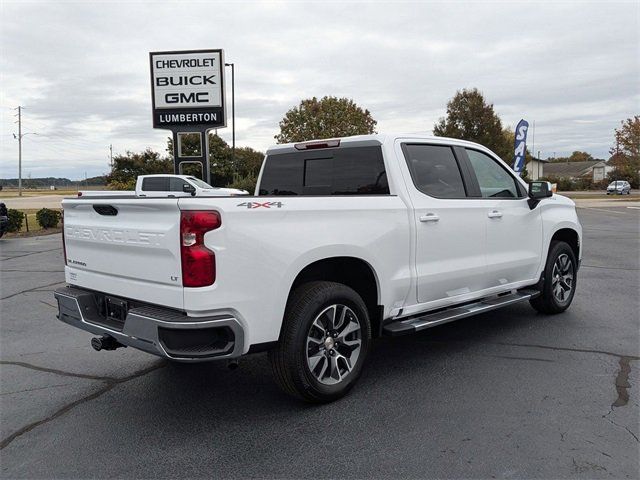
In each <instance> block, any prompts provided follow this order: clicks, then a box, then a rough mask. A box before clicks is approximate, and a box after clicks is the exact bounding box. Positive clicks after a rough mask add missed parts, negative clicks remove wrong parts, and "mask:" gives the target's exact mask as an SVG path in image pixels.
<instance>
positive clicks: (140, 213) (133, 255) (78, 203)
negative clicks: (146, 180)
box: [62, 197, 183, 308]
mask: <svg viewBox="0 0 640 480" xmlns="http://www.w3.org/2000/svg"><path fill="white" fill-rule="evenodd" d="M62 206H63V208H64V236H65V243H66V259H67V267H66V269H65V273H66V280H67V282H68V283H71V284H73V285H78V286H81V287H85V288H89V289H93V290H98V291H101V292H105V293H110V294H112V295H117V296H123V297H126V298H133V299H144V301H146V302H151V303H157V304H159V305H166V306H170V307H174V308H182V306H183V293H182V284H181V266H180V240H179V238H180V210H179V209H178V201H177V199H175V198H159V199H151V198H149V199H146V198H142V199H141V198H134V197H132V198H125V199H123V198H118V199H109V198H102V199H97V198H96V199H90V198H87V199H66V200H64V201H63V202H62Z"/></svg>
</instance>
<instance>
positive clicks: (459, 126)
mask: <svg viewBox="0 0 640 480" xmlns="http://www.w3.org/2000/svg"><path fill="white" fill-rule="evenodd" d="M376 125H377V121H376V120H375V119H374V118H373V116H372V114H371V112H370V111H369V110H367V109H364V108H362V107H360V106H358V105H357V104H356V103H355V102H354V101H353V100H351V99H348V98H337V97H332V96H325V97H323V98H320V99H318V98H316V97H313V98H310V99H305V100H302V101H301V102H300V104H299V105H297V106H295V107H293V108H291V109H290V110H288V111H287V112H286V113H285V115H284V117H283V119H282V120H281V121H280V123H279V127H280V132H279V133H278V134H277V135H275V137H274V138H275V140H276V142H277V143H290V142H302V141H306V140H313V139H319V138H333V137H345V136H351V135H366V134H371V133H376ZM433 133H434V135H436V136H443V137H451V138H457V139H461V140H469V141H472V142H476V143H480V144H481V145H484V146H486V147H487V148H489V149H491V150H492V151H494V152H495V153H496V154H497V155H499V156H500V158H502V159H503V160H504V161H505V162H507V164H511V162H512V160H513V149H514V132H513V129H512V128H506V127H505V126H504V125H503V123H502V120H501V119H500V116H499V115H498V114H497V113H496V111H495V109H494V106H493V104H491V103H489V102H487V101H486V100H485V98H484V95H483V94H482V92H480V91H479V90H478V89H477V88H472V89H462V90H459V91H457V92H456V94H455V95H454V96H453V98H451V100H449V102H448V103H447V109H446V115H445V116H444V117H443V118H441V119H439V120H438V121H437V122H436V124H435V125H434V127H433ZM196 139H197V137H196ZM196 139H194V141H195V140H196ZM186 141H187V142H189V141H190V140H189V139H188V138H187V139H186ZM183 142H184V140H183ZM208 142H209V165H210V171H211V182H212V183H213V184H214V185H216V186H229V187H233V188H241V189H244V190H248V191H250V192H251V191H253V189H254V187H255V184H256V180H257V177H258V174H259V171H260V166H261V164H262V160H263V158H264V153H263V152H260V151H258V150H254V149H253V148H251V147H240V148H236V149H235V155H234V154H233V152H232V149H231V147H230V146H229V144H228V143H227V142H226V141H224V140H223V139H222V138H220V137H219V136H217V135H209V138H208ZM614 143H615V146H614V147H612V149H611V158H610V159H609V163H610V164H611V165H613V166H614V167H615V170H614V171H613V172H611V174H610V177H611V178H614V177H615V179H618V180H620V179H623V180H628V181H629V182H630V183H631V184H632V186H633V187H634V188H638V170H639V169H640V117H639V116H634V117H633V118H629V119H626V120H624V121H623V122H621V126H620V127H619V128H617V129H615V131H614ZM183 145H184V143H183ZM198 148H199V147H198ZM172 158H173V142H172V140H171V138H169V139H168V141H167V149H166V154H164V155H163V154H161V153H158V152H155V151H152V150H151V149H147V150H145V151H143V152H138V153H135V152H127V153H126V154H124V155H117V156H115V157H114V158H113V163H114V165H113V168H112V170H111V173H110V174H109V175H108V176H107V183H108V185H109V186H110V187H111V188H115V189H132V188H133V186H134V185H135V179H136V177H137V176H138V175H144V174H153V173H172V172H173V159H172ZM531 158H532V155H531V153H530V152H529V150H528V149H527V151H526V161H525V164H526V163H527V162H528V161H529V160H530V159H531ZM592 159H593V157H592V156H591V155H590V154H588V153H586V152H581V151H576V152H573V154H572V155H571V156H569V157H562V158H556V159H553V160H552V161H558V162H559V161H584V160H592ZM199 172H200V170H199V168H198V169H196V170H189V169H187V170H185V173H188V174H194V175H198V176H199V175H200V173H199ZM523 177H524V178H525V179H527V172H526V170H525V171H524V172H523Z"/></svg>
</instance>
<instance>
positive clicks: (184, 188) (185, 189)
mask: <svg viewBox="0 0 640 480" xmlns="http://www.w3.org/2000/svg"><path fill="white" fill-rule="evenodd" d="M182 191H183V192H184V193H190V194H191V196H192V197H195V196H196V187H194V186H193V185H191V184H190V183H185V184H183V185H182Z"/></svg>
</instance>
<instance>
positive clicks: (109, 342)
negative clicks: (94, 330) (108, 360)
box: [91, 335, 126, 352]
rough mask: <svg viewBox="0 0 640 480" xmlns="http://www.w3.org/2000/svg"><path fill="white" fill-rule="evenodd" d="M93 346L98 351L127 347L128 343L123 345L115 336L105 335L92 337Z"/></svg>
mask: <svg viewBox="0 0 640 480" xmlns="http://www.w3.org/2000/svg"><path fill="white" fill-rule="evenodd" d="M91 346H92V347H93V349H94V350H95V351H97V352H99V351H100V350H115V349H116V348H120V347H126V345H122V344H121V343H120V342H118V341H117V340H116V339H115V338H113V337H110V336H108V335H105V336H103V337H93V338H92V339H91Z"/></svg>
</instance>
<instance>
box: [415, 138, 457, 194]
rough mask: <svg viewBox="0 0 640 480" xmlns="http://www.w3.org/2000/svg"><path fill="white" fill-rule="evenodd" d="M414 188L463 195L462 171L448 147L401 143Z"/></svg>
mask: <svg viewBox="0 0 640 480" xmlns="http://www.w3.org/2000/svg"><path fill="white" fill-rule="evenodd" d="M403 150H404V154H405V158H406V160H407V165H408V166H409V171H410V172H411V178H412V179H413V183H414V184H415V186H416V188H417V189H418V190H420V191H421V192H423V193H426V194H427V195H429V196H432V197H437V198H464V197H465V196H466V192H465V189H464V183H463V181H462V174H461V173H460V167H459V166H458V162H457V160H456V157H455V156H454V154H453V150H452V149H451V147H449V146H446V145H424V144H422V145H421V144H406V145H404V146H403Z"/></svg>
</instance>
